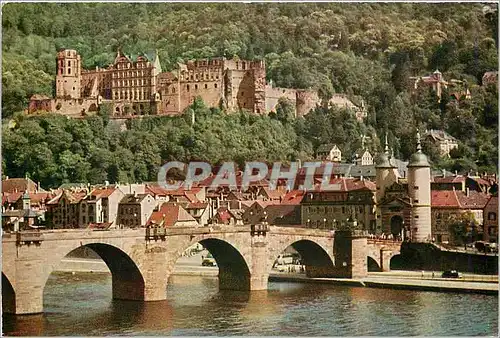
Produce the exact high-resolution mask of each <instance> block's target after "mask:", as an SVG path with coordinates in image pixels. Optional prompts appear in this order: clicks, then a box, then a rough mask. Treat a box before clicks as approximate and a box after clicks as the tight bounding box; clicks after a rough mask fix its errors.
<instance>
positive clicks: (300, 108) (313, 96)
mask: <svg viewBox="0 0 500 338" xmlns="http://www.w3.org/2000/svg"><path fill="white" fill-rule="evenodd" d="M296 102H297V103H296V106H297V116H304V115H306V114H308V113H309V112H310V111H311V109H314V108H316V106H318V105H321V100H320V98H319V96H318V93H317V92H316V91H313V90H297V100H296Z"/></svg>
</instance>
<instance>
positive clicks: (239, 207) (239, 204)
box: [238, 201, 241, 209]
mask: <svg viewBox="0 0 500 338" xmlns="http://www.w3.org/2000/svg"><path fill="white" fill-rule="evenodd" d="M238 209H241V201H238Z"/></svg>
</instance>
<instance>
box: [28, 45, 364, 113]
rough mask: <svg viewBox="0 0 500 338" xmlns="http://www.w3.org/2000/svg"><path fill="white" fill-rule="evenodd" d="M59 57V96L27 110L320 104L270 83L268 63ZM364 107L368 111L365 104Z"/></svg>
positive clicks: (65, 53)
mask: <svg viewBox="0 0 500 338" xmlns="http://www.w3.org/2000/svg"><path fill="white" fill-rule="evenodd" d="M56 60H57V74H56V91H55V93H56V95H55V98H49V97H44V96H41V95H34V96H33V97H31V99H30V103H29V108H28V113H34V112H36V111H49V112H59V113H61V114H64V115H67V116H71V117H84V116H86V115H89V114H92V113H95V112H97V111H98V110H99V107H100V106H101V105H103V104H109V106H110V109H111V110H112V112H111V116H112V117H115V118H129V117H134V116H141V115H177V114H182V113H183V111H184V110H185V109H186V108H187V107H188V106H189V105H191V104H192V103H193V102H194V100H195V98H196V97H201V98H202V99H203V101H204V102H205V103H206V104H207V105H208V106H209V107H220V108H224V109H225V110H227V111H229V112H231V111H237V110H239V109H245V110H248V111H251V112H253V113H256V114H266V113H269V112H271V111H273V110H275V108H276V105H277V104H278V101H279V99H280V98H282V97H284V98H287V99H288V100H289V101H290V102H291V103H292V105H293V106H294V107H295V115H296V116H303V115H305V114H307V113H308V112H309V111H310V110H311V109H313V108H315V107H316V105H318V104H321V100H320V98H319V97H318V94H317V92H316V91H313V90H306V89H290V88H276V87H273V86H272V85H270V84H267V83H266V67H265V63H264V61H248V60H240V59H231V60H228V59H226V58H214V59H210V60H207V59H201V60H195V61H188V62H187V63H186V64H181V63H179V64H178V69H176V70H174V71H172V72H163V71H162V67H161V64H160V60H159V58H158V55H157V53H153V54H151V55H147V54H142V55H139V56H137V57H135V58H132V57H129V56H126V55H124V54H123V53H122V52H121V51H120V50H118V52H117V54H116V58H115V60H114V63H113V64H111V65H109V66H108V67H107V68H98V67H96V68H95V69H92V70H85V69H82V67H81V57H80V55H79V54H78V53H77V51H75V50H72V49H64V50H61V51H59V52H58V53H57V58H56ZM334 98H335V100H333V98H332V100H330V101H331V102H330V104H333V105H337V106H339V105H340V106H344V107H348V108H349V109H351V110H353V108H357V107H356V106H355V105H353V104H352V102H350V101H349V100H348V99H347V98H346V97H344V96H342V95H341V94H340V95H339V94H336V95H335V96H334ZM339 98H341V99H342V98H343V99H342V100H340V101H339ZM339 102H340V103H339ZM354 110H356V109H354ZM360 110H361V111H362V112H363V111H364V105H363V106H362V108H361V109H360ZM355 113H356V116H361V117H364V116H365V115H366V114H363V113H361V114H360V112H358V111H355ZM358 119H359V117H358Z"/></svg>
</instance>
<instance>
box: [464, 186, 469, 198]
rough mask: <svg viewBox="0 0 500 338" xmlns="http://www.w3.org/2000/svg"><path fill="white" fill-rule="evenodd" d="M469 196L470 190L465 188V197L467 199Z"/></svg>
mask: <svg viewBox="0 0 500 338" xmlns="http://www.w3.org/2000/svg"><path fill="white" fill-rule="evenodd" d="M469 194H470V190H469V188H466V189H465V196H467V197H469Z"/></svg>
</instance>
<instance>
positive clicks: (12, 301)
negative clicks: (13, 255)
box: [2, 272, 16, 313]
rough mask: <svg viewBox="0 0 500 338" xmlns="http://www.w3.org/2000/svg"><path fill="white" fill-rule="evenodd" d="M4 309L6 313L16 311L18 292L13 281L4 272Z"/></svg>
mask: <svg viewBox="0 0 500 338" xmlns="http://www.w3.org/2000/svg"><path fill="white" fill-rule="evenodd" d="M2 310H3V311H4V312H6V313H16V292H15V290H14V287H13V286H12V283H11V282H10V280H9V279H8V278H7V276H6V275H5V274H4V273H3V272H2Z"/></svg>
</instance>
